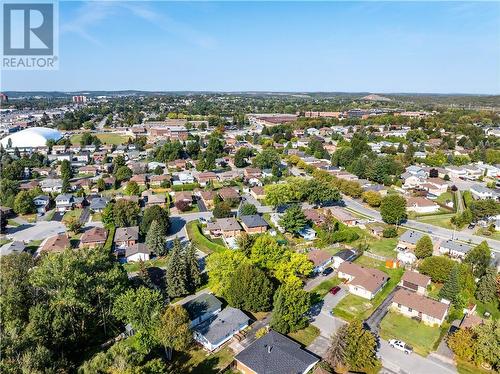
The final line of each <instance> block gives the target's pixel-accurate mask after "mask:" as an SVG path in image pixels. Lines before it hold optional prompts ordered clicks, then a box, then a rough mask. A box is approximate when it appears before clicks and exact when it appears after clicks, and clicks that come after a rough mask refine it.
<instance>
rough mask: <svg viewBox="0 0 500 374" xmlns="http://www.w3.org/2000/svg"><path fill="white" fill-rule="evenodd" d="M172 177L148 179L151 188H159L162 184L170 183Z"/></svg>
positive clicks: (160, 176) (151, 177) (152, 177)
mask: <svg viewBox="0 0 500 374" xmlns="http://www.w3.org/2000/svg"><path fill="white" fill-rule="evenodd" d="M171 179H172V177H171V176H170V175H169V174H160V175H152V176H150V177H149V184H150V185H151V186H160V185H161V184H162V183H163V182H167V181H168V182H170V180H171Z"/></svg>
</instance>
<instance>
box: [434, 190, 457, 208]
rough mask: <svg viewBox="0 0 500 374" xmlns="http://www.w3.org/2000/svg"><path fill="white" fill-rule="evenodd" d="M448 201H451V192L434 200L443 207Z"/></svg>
mask: <svg viewBox="0 0 500 374" xmlns="http://www.w3.org/2000/svg"><path fill="white" fill-rule="evenodd" d="M448 201H453V193H452V192H445V193H442V194H441V195H439V196H438V197H437V199H436V202H438V203H440V204H443V205H445V204H446V202H448Z"/></svg>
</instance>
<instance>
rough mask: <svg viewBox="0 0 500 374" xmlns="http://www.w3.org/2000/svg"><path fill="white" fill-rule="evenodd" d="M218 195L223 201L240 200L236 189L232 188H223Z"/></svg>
mask: <svg viewBox="0 0 500 374" xmlns="http://www.w3.org/2000/svg"><path fill="white" fill-rule="evenodd" d="M217 193H218V194H219V196H220V198H221V199H222V200H226V201H227V200H239V199H240V195H239V194H238V192H237V191H236V190H235V189H234V188H231V187H223V188H221V189H220V190H218V191H217Z"/></svg>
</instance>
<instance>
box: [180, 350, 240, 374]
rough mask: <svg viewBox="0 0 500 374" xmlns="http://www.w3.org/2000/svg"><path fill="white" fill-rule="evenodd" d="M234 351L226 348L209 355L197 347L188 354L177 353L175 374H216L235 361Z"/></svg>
mask: <svg viewBox="0 0 500 374" xmlns="http://www.w3.org/2000/svg"><path fill="white" fill-rule="evenodd" d="M233 357H234V354H233V351H232V350H231V349H230V348H229V347H224V348H222V349H221V350H220V351H217V352H216V353H213V354H212V353H208V352H207V351H204V350H203V349H201V348H199V347H196V348H193V349H191V350H189V351H188V352H186V353H177V352H175V354H174V357H173V360H174V362H173V367H174V368H175V370H173V371H172V372H173V373H191V374H215V373H219V372H220V371H221V370H222V369H224V368H226V367H227V366H228V365H229V364H230V363H231V362H232V361H233Z"/></svg>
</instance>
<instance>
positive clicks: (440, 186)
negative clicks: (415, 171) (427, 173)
mask: <svg viewBox="0 0 500 374" xmlns="http://www.w3.org/2000/svg"><path fill="white" fill-rule="evenodd" d="M422 188H423V189H425V190H426V191H428V192H429V193H430V194H432V195H435V196H439V195H441V194H444V193H445V192H446V191H447V190H448V182H446V181H444V180H442V179H441V178H428V179H427V180H426V181H425V183H424V184H423V185H422Z"/></svg>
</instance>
